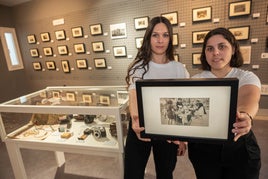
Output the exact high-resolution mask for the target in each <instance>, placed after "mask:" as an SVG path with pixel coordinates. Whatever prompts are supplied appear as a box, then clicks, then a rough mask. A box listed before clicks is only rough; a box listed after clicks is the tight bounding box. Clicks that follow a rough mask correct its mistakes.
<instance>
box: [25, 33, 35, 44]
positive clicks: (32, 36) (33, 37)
mask: <svg viewBox="0 0 268 179" xmlns="http://www.w3.org/2000/svg"><path fill="white" fill-rule="evenodd" d="M27 41H28V43H29V44H36V37H35V35H34V34H31V35H28V36H27Z"/></svg>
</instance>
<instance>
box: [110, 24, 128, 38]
mask: <svg viewBox="0 0 268 179" xmlns="http://www.w3.org/2000/svg"><path fill="white" fill-rule="evenodd" d="M110 33H111V39H120V38H126V37H127V27H126V23H120V24H111V25H110Z"/></svg>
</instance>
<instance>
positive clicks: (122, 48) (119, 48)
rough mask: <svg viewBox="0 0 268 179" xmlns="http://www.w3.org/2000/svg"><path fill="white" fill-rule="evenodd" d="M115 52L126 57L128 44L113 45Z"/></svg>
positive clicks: (117, 55)
mask: <svg viewBox="0 0 268 179" xmlns="http://www.w3.org/2000/svg"><path fill="white" fill-rule="evenodd" d="M113 52H114V56H115V57H126V56H127V47H126V46H113Z"/></svg>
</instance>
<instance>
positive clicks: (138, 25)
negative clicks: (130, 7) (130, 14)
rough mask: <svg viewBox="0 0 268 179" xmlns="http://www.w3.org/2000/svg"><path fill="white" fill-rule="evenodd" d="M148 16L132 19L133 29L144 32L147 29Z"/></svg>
mask: <svg viewBox="0 0 268 179" xmlns="http://www.w3.org/2000/svg"><path fill="white" fill-rule="evenodd" d="M148 24H149V16H144V17H136V18H134V27H135V29H136V30H144V29H146V28H147V27H148Z"/></svg>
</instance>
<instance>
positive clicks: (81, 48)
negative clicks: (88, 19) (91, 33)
mask: <svg viewBox="0 0 268 179" xmlns="http://www.w3.org/2000/svg"><path fill="white" fill-rule="evenodd" d="M74 51H75V53H77V54H81V53H86V49H85V44H83V43H79V44H74Z"/></svg>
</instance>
